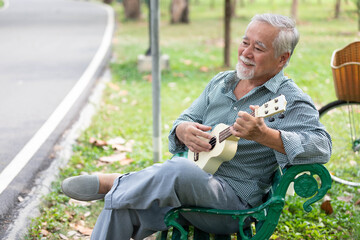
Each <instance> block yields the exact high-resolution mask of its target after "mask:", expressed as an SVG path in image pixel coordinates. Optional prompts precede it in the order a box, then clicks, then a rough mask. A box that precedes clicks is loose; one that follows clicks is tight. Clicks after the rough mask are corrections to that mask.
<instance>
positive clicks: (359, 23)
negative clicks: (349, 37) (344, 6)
mask: <svg viewBox="0 0 360 240" xmlns="http://www.w3.org/2000/svg"><path fill="white" fill-rule="evenodd" d="M356 6H357V15H358V33H359V34H360V0H357V1H356Z"/></svg>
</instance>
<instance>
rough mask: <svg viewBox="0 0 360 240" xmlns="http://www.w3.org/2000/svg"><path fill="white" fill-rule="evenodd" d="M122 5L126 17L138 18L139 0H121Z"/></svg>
mask: <svg viewBox="0 0 360 240" xmlns="http://www.w3.org/2000/svg"><path fill="white" fill-rule="evenodd" d="M123 6H124V11H125V17H126V18H127V19H133V20H137V19H139V18H140V15H141V11H140V0H123Z"/></svg>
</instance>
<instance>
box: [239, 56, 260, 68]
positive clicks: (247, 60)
mask: <svg viewBox="0 0 360 240" xmlns="http://www.w3.org/2000/svg"><path fill="white" fill-rule="evenodd" d="M239 60H241V61H243V62H244V63H245V64H247V65H253V66H256V64H255V62H254V61H252V60H250V59H248V58H246V57H244V56H240V58H239Z"/></svg>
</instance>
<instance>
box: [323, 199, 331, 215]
mask: <svg viewBox="0 0 360 240" xmlns="http://www.w3.org/2000/svg"><path fill="white" fill-rule="evenodd" d="M320 208H321V209H322V210H324V211H325V213H326V214H327V215H330V214H332V213H333V212H334V210H333V208H332V206H331V202H330V201H324V202H323V203H322V204H321V206H320Z"/></svg>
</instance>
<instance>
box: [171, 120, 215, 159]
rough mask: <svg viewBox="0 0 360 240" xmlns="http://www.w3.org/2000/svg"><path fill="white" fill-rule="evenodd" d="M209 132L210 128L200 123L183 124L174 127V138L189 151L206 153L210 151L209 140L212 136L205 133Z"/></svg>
mask: <svg viewBox="0 0 360 240" xmlns="http://www.w3.org/2000/svg"><path fill="white" fill-rule="evenodd" d="M210 130H211V127H210V126H206V125H202V124H200V123H195V122H183V123H180V124H179V125H178V126H177V127H176V136H177V138H178V139H179V140H180V141H181V142H182V143H184V144H185V145H186V146H187V147H188V148H189V150H190V151H192V152H195V153H199V152H208V151H210V149H211V145H210V144H209V140H210V139H211V138H212V137H213V136H212V135H211V134H209V133H207V132H206V131H210Z"/></svg>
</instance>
